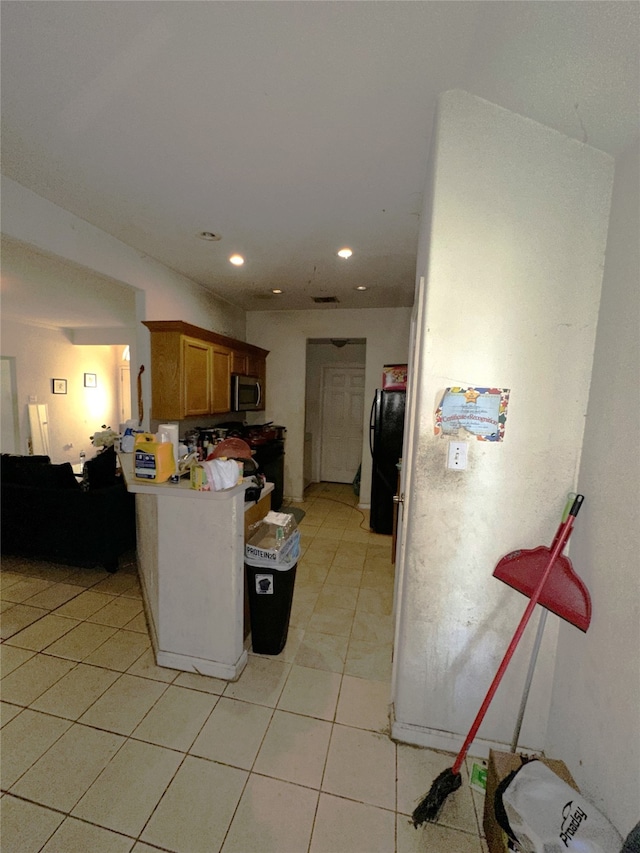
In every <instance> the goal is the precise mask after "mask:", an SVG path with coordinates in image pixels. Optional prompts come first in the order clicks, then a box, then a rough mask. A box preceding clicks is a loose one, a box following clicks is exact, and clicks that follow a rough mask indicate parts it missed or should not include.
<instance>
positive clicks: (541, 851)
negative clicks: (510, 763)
mask: <svg viewBox="0 0 640 853" xmlns="http://www.w3.org/2000/svg"><path fill="white" fill-rule="evenodd" d="M502 804H503V807H504V811H505V813H506V818H507V821H508V824H509V828H510V830H511V833H512V834H513V835H514V836H515V839H516V842H517V845H518V847H519V849H520V850H521V851H522V853H565V851H574V853H620V849H621V847H622V844H623V839H622V836H621V835H620V834H619V832H618V831H617V829H616V828H615V827H614V826H613V825H612V824H611V823H610V822H609V821H608V820H607V818H606V817H605V816H604V815H603V814H602V813H601V812H599V811H598V809H596V807H595V806H593V805H592V804H591V803H589V802H588V801H587V800H585V798H584V797H583V796H581V794H579V793H578V791H576V790H575V789H574V788H572V787H571V786H570V785H568V784H567V783H566V782H565V781H563V780H562V779H561V778H560V777H559V776H556V774H555V773H554V772H553V770H550V769H549V768H548V767H547V766H546V765H545V764H543V763H542V762H541V761H529V762H527V763H526V764H524V765H523V766H522V767H521V768H520V769H519V770H518V771H517V772H516V773H515V775H514V776H513V778H512V779H511V781H510V782H509V783H508V784H507V785H506V787H505V788H504V789H503V790H502ZM496 807H497V804H496ZM496 810H497V808H496Z"/></svg>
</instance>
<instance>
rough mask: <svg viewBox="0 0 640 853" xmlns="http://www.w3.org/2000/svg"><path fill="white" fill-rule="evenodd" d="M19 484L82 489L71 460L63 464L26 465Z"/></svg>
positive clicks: (46, 487)
mask: <svg viewBox="0 0 640 853" xmlns="http://www.w3.org/2000/svg"><path fill="white" fill-rule="evenodd" d="M19 484H22V485H23V486H31V487H32V488H36V489H80V483H79V482H78V480H77V479H76V476H75V474H74V473H73V468H72V467H71V463H70V462H63V463H62V464H61V465H25V466H24V467H23V468H22V471H21V478H20V480H19Z"/></svg>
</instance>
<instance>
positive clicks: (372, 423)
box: [369, 393, 378, 459]
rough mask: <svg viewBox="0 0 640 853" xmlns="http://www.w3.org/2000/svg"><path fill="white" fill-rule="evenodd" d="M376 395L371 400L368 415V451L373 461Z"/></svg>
mask: <svg viewBox="0 0 640 853" xmlns="http://www.w3.org/2000/svg"><path fill="white" fill-rule="evenodd" d="M377 397H378V395H377V393H376V395H375V396H374V398H373V403H372V404H371V414H370V415H369V450H370V451H371V458H372V459H373V437H374V431H375V428H376V416H375V413H376V402H377Z"/></svg>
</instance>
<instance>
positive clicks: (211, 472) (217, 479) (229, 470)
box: [191, 459, 242, 492]
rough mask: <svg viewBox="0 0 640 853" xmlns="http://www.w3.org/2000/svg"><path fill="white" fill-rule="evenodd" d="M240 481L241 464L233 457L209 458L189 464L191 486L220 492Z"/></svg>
mask: <svg viewBox="0 0 640 853" xmlns="http://www.w3.org/2000/svg"><path fill="white" fill-rule="evenodd" d="M241 482H242V464H241V463H240V464H239V463H238V462H237V461H236V460H235V459H211V460H209V461H206V462H199V463H198V464H197V465H192V466H191V488H192V489H196V490H197V491H200V492H220V491H222V490H223V489H230V488H232V487H233V486H237V485H238V484H239V483H241Z"/></svg>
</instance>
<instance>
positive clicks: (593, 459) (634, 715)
mask: <svg viewBox="0 0 640 853" xmlns="http://www.w3.org/2000/svg"><path fill="white" fill-rule="evenodd" d="M639 164H640V145H639V144H638V143H636V144H635V145H633V146H632V147H631V148H630V149H629V150H628V151H627V152H626V153H625V155H624V156H623V157H620V158H618V160H617V161H616V177H615V184H614V194H613V202H612V210H611V220H610V226H609V239H608V242H607V260H606V266H605V272H604V282H603V289H602V301H601V304H600V315H599V319H598V334H597V338H596V349H595V358H594V367H593V375H592V382H591V394H590V397H589V408H588V412H587V421H586V427H585V435H584V444H583V450H582V463H581V466H580V478H579V487H580V491H582V492H584V494H585V495H586V501H585V508H584V511H583V517H582V516H581V517H580V519H579V523H580V535H579V536H578V535H576V537H575V542H574V543H573V547H572V549H571V558H572V561H573V564H574V567H575V568H576V570H577V571H578V572H579V573H580V575H581V577H582V578H583V579H584V580H585V582H586V584H587V586H588V587H589V589H590V591H591V597H592V601H593V620H592V623H591V627H590V628H589V631H588V633H587V634H586V636H583V635H582V634H580V633H579V632H576V631H573V630H571V629H570V628H569V627H568V626H567V627H565V626H564V625H563V626H562V627H561V630H560V639H559V645H558V658H557V664H556V672H555V679H554V685H553V695H552V703H551V716H550V719H549V729H548V734H547V742H548V751H549V754H554V753H555V754H564V755H566V756H569V757H571V766H572V771H573V773H574V775H575V778H576V781H577V782H578V784H579V785H580V788H581V790H582V791H583V792H584V793H585V794H586V796H587V797H588V798H589V799H591V800H592V801H593V802H595V803H596V805H598V806H599V807H600V808H602V809H603V810H604V812H605V813H606V814H607V815H608V816H609V818H610V819H611V820H612V821H613V822H614V823H615V824H616V825H617V826H618V828H619V829H620V830H621V831H622V833H623V835H625V836H626V835H627V833H628V832H629V831H630V829H631V828H632V826H633V825H634V824H635V823H636V822H637V820H638V818H639V817H640V772H639V771H640V664H639V662H638V655H639V653H640V558H639V556H638V555H639V554H640V500H639V496H640V491H639V490H640V462H639V458H640V457H639V455H638V445H639V444H640V441H639V439H640V385H639V383H638V367H639V366H640V344H639V338H640V288H639V287H638V282H639V281H640V249H639V242H638V235H639V234H640V216H639V210H638V190H639V188H640V174H639V172H640V169H639Z"/></svg>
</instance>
